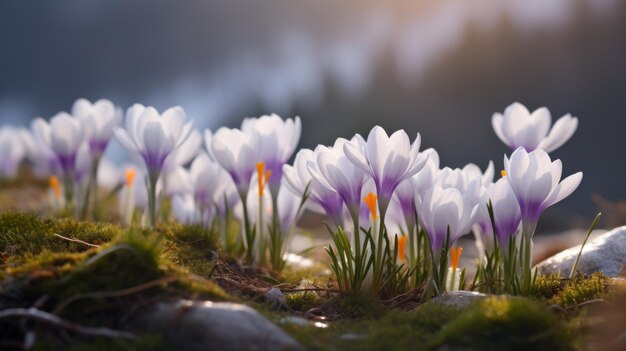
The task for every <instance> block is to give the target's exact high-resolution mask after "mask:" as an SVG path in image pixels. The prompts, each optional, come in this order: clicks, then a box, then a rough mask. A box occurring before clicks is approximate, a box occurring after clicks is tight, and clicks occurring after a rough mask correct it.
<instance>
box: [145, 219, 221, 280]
mask: <svg viewBox="0 0 626 351" xmlns="http://www.w3.org/2000/svg"><path fill="white" fill-rule="evenodd" d="M157 230H158V232H159V234H160V235H162V236H163V238H164V239H165V240H163V254H164V256H165V257H166V258H167V259H169V260H170V261H172V262H173V263H175V264H177V265H179V266H181V267H184V268H185V269H187V270H188V271H189V272H191V273H194V274H198V275H201V276H205V277H206V276H209V274H210V273H211V271H212V270H213V267H214V262H213V261H214V260H215V258H216V255H217V254H216V252H217V251H218V250H219V237H218V236H217V234H216V232H215V231H213V230H207V229H206V228H203V227H201V226H187V225H182V224H180V223H168V224H163V225H160V226H159V228H158V229H157Z"/></svg>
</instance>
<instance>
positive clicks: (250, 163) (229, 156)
mask: <svg viewBox="0 0 626 351" xmlns="http://www.w3.org/2000/svg"><path fill="white" fill-rule="evenodd" d="M260 145H261V138H260V137H259V134H258V133H256V132H249V133H244V132H242V131H241V130H239V129H230V128H224V127H222V128H220V129H218V130H217V132H215V134H214V135H213V138H212V140H211V154H212V156H213V157H215V160H216V161H217V162H218V163H219V164H220V165H221V166H222V167H223V168H224V169H225V170H226V172H228V174H230V176H231V177H232V179H233V182H235V185H236V186H237V189H239V193H240V195H241V196H242V197H243V198H245V197H246V196H247V193H248V189H249V187H250V179H251V178H252V175H253V174H254V172H255V170H256V164H257V163H258V162H259V158H260Z"/></svg>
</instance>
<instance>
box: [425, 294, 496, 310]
mask: <svg viewBox="0 0 626 351" xmlns="http://www.w3.org/2000/svg"><path fill="white" fill-rule="evenodd" d="M487 296H488V295H487V294H483V293H479V292H476V291H465V290H457V291H451V292H447V293H445V294H443V295H440V296H437V297H435V298H434V299H432V300H431V301H432V302H434V303H439V304H442V305H446V306H454V307H460V308H464V307H467V306H469V305H470V304H471V303H473V302H476V301H480V300H483V299H485V298H486V297H487Z"/></svg>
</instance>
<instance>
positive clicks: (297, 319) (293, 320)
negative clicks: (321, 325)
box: [278, 316, 313, 327]
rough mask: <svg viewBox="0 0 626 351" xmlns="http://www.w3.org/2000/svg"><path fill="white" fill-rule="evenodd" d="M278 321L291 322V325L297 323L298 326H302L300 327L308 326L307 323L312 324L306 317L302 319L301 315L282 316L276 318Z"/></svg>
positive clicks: (281, 322) (282, 322)
mask: <svg viewBox="0 0 626 351" xmlns="http://www.w3.org/2000/svg"><path fill="white" fill-rule="evenodd" d="M278 323H280V324H293V325H299V326H302V327H306V326H309V325H312V324H313V323H312V322H311V321H309V320H308V319H304V318H302V317H296V316H287V317H283V318H281V319H279V320H278Z"/></svg>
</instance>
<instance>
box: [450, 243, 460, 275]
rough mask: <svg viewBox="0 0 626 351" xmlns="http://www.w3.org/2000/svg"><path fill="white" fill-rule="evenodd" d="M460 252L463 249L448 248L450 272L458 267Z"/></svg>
mask: <svg viewBox="0 0 626 351" xmlns="http://www.w3.org/2000/svg"><path fill="white" fill-rule="evenodd" d="M462 252H463V248H462V247H460V246H459V247H452V248H450V262H451V266H452V270H456V269H457V268H458V267H459V259H460V258H461V253H462Z"/></svg>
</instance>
